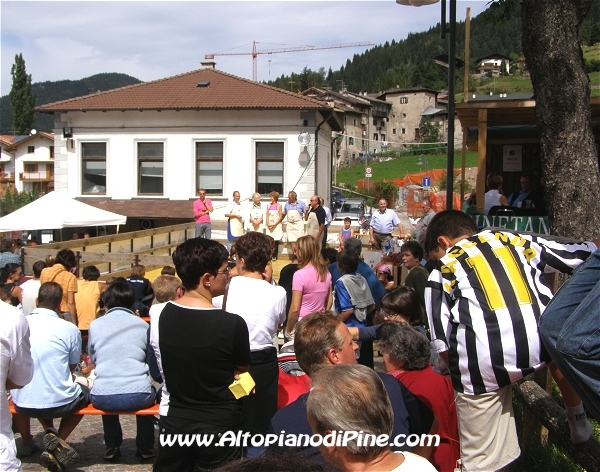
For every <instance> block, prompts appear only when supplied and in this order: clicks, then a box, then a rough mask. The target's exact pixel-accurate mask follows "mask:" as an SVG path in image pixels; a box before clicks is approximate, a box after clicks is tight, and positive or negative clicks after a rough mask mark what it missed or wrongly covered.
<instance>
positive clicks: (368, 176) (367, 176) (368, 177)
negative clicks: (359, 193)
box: [365, 174, 373, 179]
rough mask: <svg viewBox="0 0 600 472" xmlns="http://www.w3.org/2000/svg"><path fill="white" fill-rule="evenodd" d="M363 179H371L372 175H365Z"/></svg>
mask: <svg viewBox="0 0 600 472" xmlns="http://www.w3.org/2000/svg"><path fill="white" fill-rule="evenodd" d="M365 177H366V178H367V179H370V178H371V177H373V174H365Z"/></svg>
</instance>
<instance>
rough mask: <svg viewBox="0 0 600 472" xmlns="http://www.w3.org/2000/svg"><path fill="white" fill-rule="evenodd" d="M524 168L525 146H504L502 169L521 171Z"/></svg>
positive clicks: (504, 170)
mask: <svg viewBox="0 0 600 472" xmlns="http://www.w3.org/2000/svg"><path fill="white" fill-rule="evenodd" d="M522 170H523V146H520V145H518V146H502V171H503V172H521V171H522Z"/></svg>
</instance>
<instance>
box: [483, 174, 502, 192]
mask: <svg viewBox="0 0 600 472" xmlns="http://www.w3.org/2000/svg"><path fill="white" fill-rule="evenodd" d="M503 180H504V179H502V176H501V175H500V174H489V175H488V176H487V180H486V182H487V186H488V188H489V189H490V190H492V189H495V188H498V187H500V185H502V182H503Z"/></svg>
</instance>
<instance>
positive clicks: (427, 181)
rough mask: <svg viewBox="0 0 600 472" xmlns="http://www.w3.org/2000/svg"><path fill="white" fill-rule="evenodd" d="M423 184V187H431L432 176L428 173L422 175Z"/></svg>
mask: <svg viewBox="0 0 600 472" xmlns="http://www.w3.org/2000/svg"><path fill="white" fill-rule="evenodd" d="M421 184H422V185H423V187H431V177H429V176H428V175H425V176H423V177H421Z"/></svg>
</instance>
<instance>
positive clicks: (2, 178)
mask: <svg viewBox="0 0 600 472" xmlns="http://www.w3.org/2000/svg"><path fill="white" fill-rule="evenodd" d="M0 182H4V183H6V182H12V183H14V182H15V173H14V172H0Z"/></svg>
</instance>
